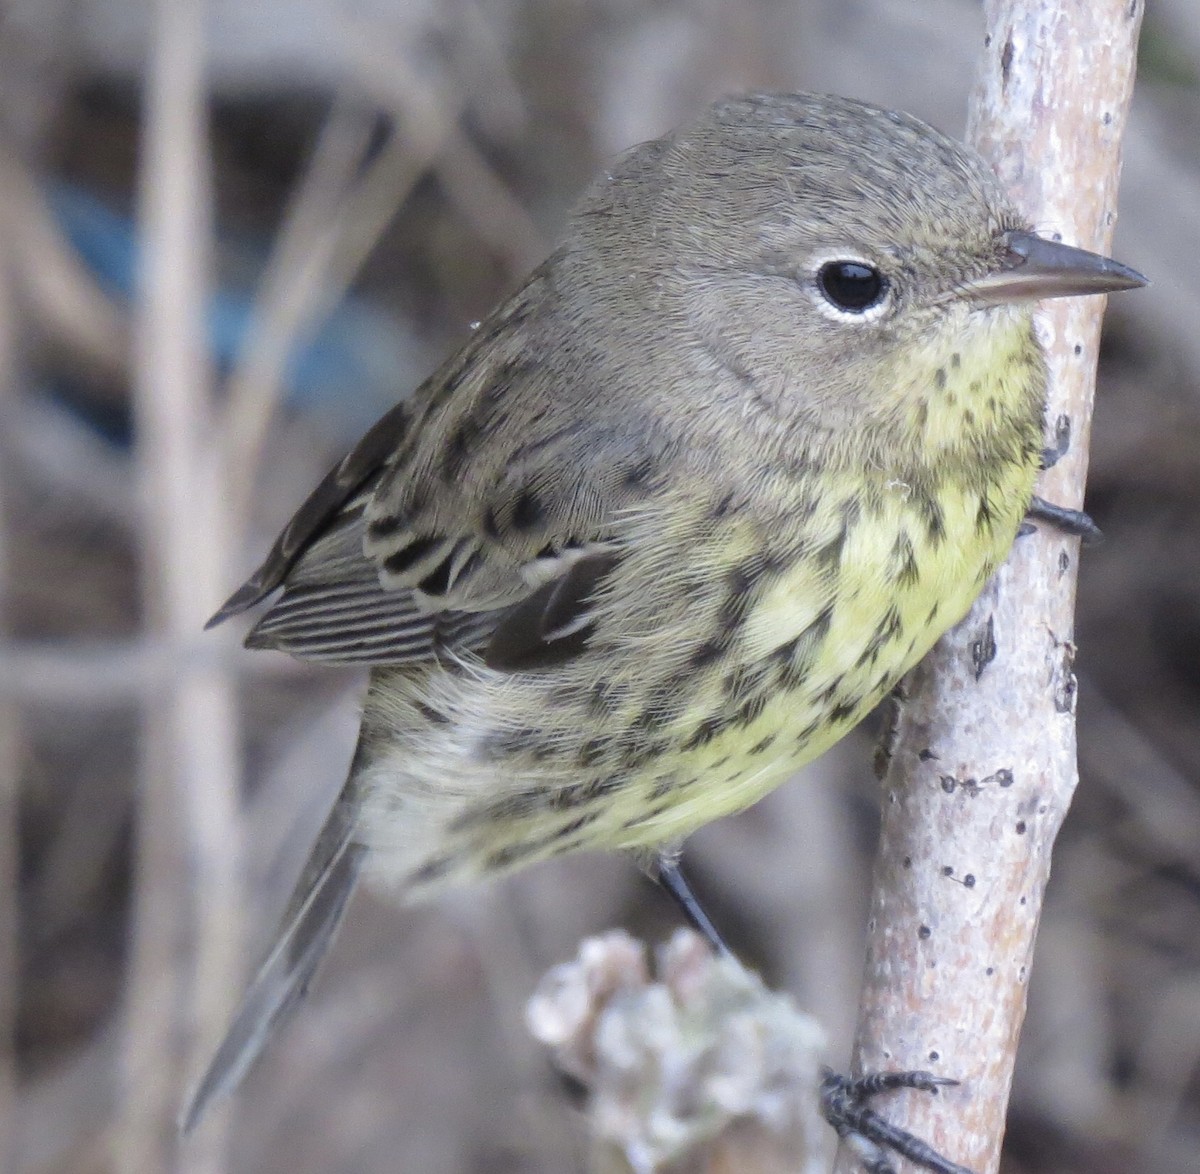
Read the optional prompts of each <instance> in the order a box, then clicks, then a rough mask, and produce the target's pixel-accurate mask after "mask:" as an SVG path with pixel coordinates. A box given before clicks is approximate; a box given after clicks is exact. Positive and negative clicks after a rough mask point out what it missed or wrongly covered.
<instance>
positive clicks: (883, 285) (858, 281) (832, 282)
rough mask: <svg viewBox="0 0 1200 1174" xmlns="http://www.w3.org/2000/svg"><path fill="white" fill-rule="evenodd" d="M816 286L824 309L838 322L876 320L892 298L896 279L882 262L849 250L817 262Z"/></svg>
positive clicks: (814, 286) (817, 297)
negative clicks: (861, 256)
mask: <svg viewBox="0 0 1200 1174" xmlns="http://www.w3.org/2000/svg"><path fill="white" fill-rule="evenodd" d="M813 289H814V290H815V292H816V301H817V305H818V306H819V307H820V309H821V310H822V311H823V312H824V313H826V314H827V315H828V316H829V317H831V318H833V319H834V320H835V321H838V322H845V323H865V322H873V321H875V320H876V319H877V318H879V317H880V316H881V315H882V314H884V313H885V311H886V310H887V308H888V306H889V305H890V303H891V301H892V283H891V282H890V281H889V280H888V278H887V277H886V276H884V274H883V273H882V272H881V271H880V269H879V266H878V265H875V264H873V263H872V262H870V261H866V260H863V259H862V258H860V257H855V256H851V255H847V254H838V255H833V256H829V257H826V258H822V259H820V260H819V261H818V262H817V263H816V268H815V273H814V276H813Z"/></svg>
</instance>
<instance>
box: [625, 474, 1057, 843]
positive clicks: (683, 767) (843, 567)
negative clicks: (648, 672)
mask: <svg viewBox="0 0 1200 1174" xmlns="http://www.w3.org/2000/svg"><path fill="white" fill-rule="evenodd" d="M1034 475H1035V472H1034V470H1033V469H1032V468H1029V467H1019V466H1012V467H1010V469H1009V471H1008V475H1007V476H1006V477H1005V478H1003V479H1001V480H1000V481H994V482H993V483H992V485H991V486H990V487H989V488H988V489H987V490H986V491H982V492H981V491H979V490H976V489H973V488H965V487H964V488H957V487H950V486H946V485H943V486H940V487H939V489H938V492H937V504H938V506H939V507H940V515H939V524H938V525H937V526H936V527H934V526H931V525H930V523H929V519H928V518H927V517H926V516H925V515H924V514H923V512H922V510H921V509H919V508H917V507H916V505H915V504H914V502H913V500H912V498H911V487H909V486H905V485H904V484H902V483H899V482H896V483H892V484H888V485H886V486H885V487H884V491H883V493H882V494H879V495H877V497H876V501H875V508H874V509H872V510H871V511H870V512H869V514H866V515H865V516H861V517H860V518H859V520H858V521H857V523H856V524H855V525H854V526H853V527H851V528H849V529H848V531H847V533H846V536H845V541H844V543H843V545H842V547H841V549H840V552H839V556H840V557H839V559H838V564H837V567H836V569H835V570H834V571H831V570H830V568H829V566H828V565H827V564H823V563H822V562H821V561H820V560H816V559H811V558H808V559H802V560H799V561H797V562H796V564H795V565H794V566H793V567H792V569H791V570H790V571H789V572H788V573H787V574H785V575H783V576H782V577H780V578H779V579H778V580H777V581H776V582H775V583H773V584H772V586H771V588H770V589H769V590H768V591H767V592H766V593H765V594H764V595H763V596H762V598H761V599H759V600H758V601H757V604H756V606H755V607H754V608H753V610H752V611H751V612H750V613H749V614H748V615H747V616H746V620H745V629H744V632H743V634H742V638H741V641H740V644H739V647H738V650H737V652H738V653H739V654H740V655H738V656H737V658H736V661H735V664H736V665H737V667H731V668H730V669H729V670H728V671H726V672H724V673H723V674H722V676H721V677H720V678H717V679H712V680H709V681H707V682H703V683H702V685H701V687H700V688H698V689H697V691H696V693H695V695H694V696H693V698H692V700H691V701H690V703H689V705H688V707H687V708H686V709H685V710H684V711H683V712H682V713H681V714H680V716H679V717H678V718H677V719H676V721H675V722H674V723H673V725H674V729H675V730H676V731H677V733H678V736H679V738H680V744H681V745H682V746H683V749H682V750H681V751H679V752H678V753H677V754H676V755H673V756H672V758H671V761H670V769H669V771H667V772H665V773H661V774H658V777H657V779H656V781H655V783H654V785H656V786H657V787H658V789H659V790H660V791H663V792H665V791H666V789H667V787H668V785H669V786H670V788H671V794H670V801H669V802H666V803H663V804H662V805H661V808H660V809H658V810H652V811H651V812H650V814H648V815H645V816H644V818H642V819H641V820H640V821H638V822H637V823H636V824H635V825H634V826H631V827H627V828H626V829H625V832H624V835H623V836H622V844H623V846H626V847H637V846H647V845H654V844H658V843H662V842H664V841H671V840H677V839H681V838H683V837H685V836H686V835H688V834H689V833H690V832H692V831H694V830H695V829H696V828H698V827H699V826H701V825H703V824H705V823H707V822H709V821H711V820H713V819H715V818H718V817H719V816H721V815H725V814H729V813H731V812H734V811H738V810H741V809H742V808H744V807H746V806H748V805H750V804H752V803H754V802H756V801H757V800H758V799H760V798H761V797H762V796H764V795H765V794H767V793H768V792H769V791H771V790H772V789H774V787H776V786H778V785H779V783H780V782H782V781H783V779H784V778H786V777H787V776H788V775H789V774H791V773H792V772H794V771H795V770H796V769H797V768H799V767H800V766H802V765H804V764H805V763H807V762H809V761H811V760H812V759H814V758H816V757H817V756H819V755H820V754H822V753H823V752H824V751H825V750H827V749H828V748H829V747H830V746H832V745H833V744H834V743H835V742H837V741H838V740H839V739H840V738H842V737H843V736H844V735H845V734H846V733H847V732H848V731H849V730H850V729H851V728H853V727H854V726H855V725H856V724H858V722H860V721H861V720H862V719H863V718H864V717H865V716H866V715H867V713H869V712H870V710H871V709H872V708H873V707H874V706H875V705H876V704H878V703H879V701H881V700H882V699H883V697H885V696H886V695H887V693H888V692H889V691H890V690H891V689H892V688H893V687H894V686H895V684H896V683H897V681H898V680H899V679H900V677H901V676H902V675H903V674H904V673H905V672H907V671H908V669H910V668H911V667H912V666H913V665H914V664H916V662H917V661H918V660H920V659H921V657H923V656H924V655H925V653H926V652H927V651H928V650H929V649H930V648H931V647H932V646H933V644H934V643H935V642H936V640H937V639H938V637H939V636H940V635H941V634H942V633H943V632H945V631H946V630H947V629H948V628H950V627H951V626H953V625H954V624H955V623H957V622H958V621H959V620H960V619H961V618H962V617H963V615H965V614H966V612H967V610H968V608H969V607H970V605H971V603H972V602H973V601H974V599H975V597H976V596H977V595H978V594H979V591H980V589H981V588H982V587H983V585H984V583H985V582H986V581H987V579H988V578H989V577H990V576H991V574H992V573H993V571H994V570H995V569H996V567H997V566H998V565H999V563H1000V562H1001V561H1002V560H1003V559H1004V557H1005V556H1006V554H1007V552H1008V549H1009V547H1010V546H1011V543H1012V540H1013V538H1014V536H1015V533H1016V529H1017V527H1018V525H1019V524H1020V521H1021V518H1022V516H1023V514H1024V511H1025V508H1026V504H1027V502H1028V500H1029V495H1030V493H1031V492H1032V484H1033V478H1034ZM985 494H986V497H985ZM829 499H830V500H833V501H837V500H842V499H840V498H839V495H838V494H837V493H836V492H834V493H830V495H829ZM831 525H832V524H831ZM764 665H765V666H770V671H769V672H766V673H764V672H763V666H764ZM737 674H740V675H741V677H743V678H745V679H746V680H748V681H752V682H753V688H757V689H758V690H759V691H760V692H761V698H760V699H759V700H758V701H754V700H751V701H750V702H749V704H750V706H751V709H752V711H753V710H757V712H756V713H755V716H753V717H752V719H751V720H748V721H736V722H732V723H731V724H729V725H728V727H727V728H725V729H722V730H719V731H718V732H716V733H715V734H714V735H713V736H712V737H710V738H700V739H697V737H696V735H695V734H691V735H690V736H689V731H703V729H704V726H705V723H706V722H708V723H710V727H711V724H712V723H713V719H714V714H716V713H718V712H719V711H720V710H721V709H722V707H724V708H725V709H726V710H729V709H730V708H736V707H737V706H738V705H739V704H741V705H744V704H746V698H745V697H742V696H738V695H737V693H736V690H735V691H734V692H733V693H732V695H731V690H730V679H731V675H737ZM747 696H751V694H750V693H748V694H747ZM716 724H718V725H719V722H718V723H716ZM689 742H692V743H694V744H693V745H690V746H689ZM664 765H666V764H665V763H664ZM656 773H658V772H656ZM650 783H651V779H650V778H647V780H646V784H647V785H649V784H650ZM635 790H636V788H635ZM630 798H631V799H632V798H633V795H631V796H630Z"/></svg>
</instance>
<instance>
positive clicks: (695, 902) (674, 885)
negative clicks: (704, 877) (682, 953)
mask: <svg viewBox="0 0 1200 1174" xmlns="http://www.w3.org/2000/svg"><path fill="white" fill-rule="evenodd" d="M651 875H652V876H653V877H654V879H655V880H656V881H657V882H658V883H659V884H660V885H661V886H662V887H663V888H664V889H665V890H666V891H667V892H668V893H670V895H671V897H672V899H673V900H674V901H675V904H676V905H678V906H679V908H680V911H681V912H682V913H683V915H684V917H686V918H687V920H688V923H689V924H690V925H691V926H692V928H693V929H694V930H695V931H696V932H697V933H698V934H700V935H701V937H703V938H704V939H705V941H707V942H708V944H709V945H710V946H712V948H713V949H714V950H715V951H716V952H717V953H718V954H726V955H729V954H731V951H730V949H729V947H728V946H727V945H726V944H725V943H724V941H722V939H721V935H720V934H719V933H717V927H716V926H715V925H713V923H712V920H711V919H710V918H709V916H708V914H707V913H705V912H704V907H703V906H702V905H701V904H700V901H699V899H698V898H697V896H696V894H695V893H693V892H692V889H691V886H690V885H689V884H688V883H687V880H686V879H685V877H684V875H683V871H682V870H681V869H680V867H679V853H678V852H662V853H660V854H659V855H658V856H657V857H656V858H655V860H654V863H653V865H652V870H651Z"/></svg>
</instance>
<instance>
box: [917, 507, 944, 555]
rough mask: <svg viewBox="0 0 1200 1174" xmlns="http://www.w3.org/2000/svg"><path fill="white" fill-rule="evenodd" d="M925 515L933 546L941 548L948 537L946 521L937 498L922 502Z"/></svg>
mask: <svg viewBox="0 0 1200 1174" xmlns="http://www.w3.org/2000/svg"><path fill="white" fill-rule="evenodd" d="M922 507H923V511H924V514H925V530H926V533H928V535H929V542H930V545H931V546H941V544H942V541H943V540H944V539H945V537H946V519H945V516H944V515H943V513H942V507H941V504H940V503H939V502H938V499H937V498H936V497H926V498H925V499H924V501H923V502H922Z"/></svg>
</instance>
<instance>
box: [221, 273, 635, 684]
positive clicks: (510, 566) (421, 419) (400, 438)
mask: <svg viewBox="0 0 1200 1174" xmlns="http://www.w3.org/2000/svg"><path fill="white" fill-rule="evenodd" d="M552 301H553V295H552V291H547V290H546V288H545V283H544V282H542V281H541V279H540V278H539V277H538V275H537V274H535V275H534V277H533V278H532V279H531V280H530V282H529V283H528V284H527V285H526V286H525V287H524V288H523V289H522V290H521V291H519V292H518V294H517V295H515V296H514V297H513V298H512V299H510V301H509V302H508V303H506V304H505V306H503V307H501V309H500V310H499V311H497V313H496V314H495V315H494V316H493V318H491V319H489V320H488V321H487V322H485V323H484V324H483V326H482V327H481V328H480V329H479V330H478V331H477V332H476V335H475V336H474V337H473V338H472V340H471V342H470V343H469V344H468V346H467V347H466V348H464V350H463V351H461V352H460V353H459V354H458V355H457V356H455V358H453V359H451V360H450V361H449V362H448V363H446V364H445V365H444V366H443V367H442V368H441V369H440V370H439V371H438V372H436V373H435V374H434V375H433V376H432V377H431V378H430V380H428V381H427V382H426V384H425V385H423V387H422V388H421V389H420V390H419V391H418V393H417V395H416V396H415V397H414V398H413V400H412V401H411V403H410V404H408V405H401V406H399V407H397V408H395V409H393V410H392V411H391V412H390V413H389V414H388V415H387V416H385V417H384V418H383V419H382V420H380V421H379V423H378V424H376V425H375V427H374V428H372V429H371V430H370V432H368V433H367V435H366V436H365V437H364V438H363V440H362V441H361V442H360V443H359V445H358V446H357V447H356V448H355V449H354V451H353V452H351V453H350V454H349V455H348V456H347V457H346V458H345V459H344V460H343V461H341V462H340V463H339V464H338V465H337V467H336V468H334V469H333V470H332V471H331V472H330V473H329V475H328V476H327V477H326V478H325V479H324V480H323V481H322V482H321V483H320V485H318V486H317V488H316V489H315V490H314V491H313V493H312V494H311V495H310V496H309V498H308V499H307V500H306V501H305V503H304V504H303V505H302V506H301V507H300V509H299V510H298V511H297V513H296V515H295V517H294V518H293V519H292V520H291V521H290V522H289V523H288V525H287V526H286V527H285V528H284V530H283V533H282V534H281V535H280V536H279V538H278V539H277V540H276V542H275V544H274V546H273V547H272V548H271V551H270V552H269V554H268V555H267V558H266V559H265V560H264V562H263V564H262V566H261V567H260V568H259V569H258V570H257V571H256V572H255V573H254V574H253V575H252V576H251V577H250V579H249V580H248V581H247V582H246V583H245V585H244V586H242V587H241V588H239V590H238V591H237V592H235V593H234V595H233V596H232V597H231V598H230V599H229V601H228V602H227V603H226V604H225V605H224V607H222V608H221V610H220V611H219V612H217V614H216V615H215V616H214V617H213V619H212V621H210V624H211V623H218V622H220V621H221V620H224V619H226V618H227V617H229V616H231V615H234V614H236V613H238V612H241V611H245V610H247V609H248V608H250V607H253V606H254V605H255V604H257V603H259V602H261V601H262V600H264V599H265V598H266V597H267V596H269V595H271V594H272V593H273V592H275V591H277V590H279V589H280V588H282V594H281V595H280V597H279V599H278V600H277V601H276V602H275V603H274V604H273V606H272V607H271V608H270V610H268V611H267V613H266V614H265V615H264V616H263V618H262V619H261V620H260V621H259V622H258V624H257V625H256V626H255V628H254V629H253V630H252V631H251V633H250V636H249V637H248V640H247V643H248V644H249V645H250V646H252V647H262V648H277V649H281V650H283V651H286V652H289V653H291V654H292V655H294V656H298V657H301V658H303V659H309V660H317V661H324V662H327V663H334V664H369V665H399V664H410V663H414V662H421V661H429V660H433V659H435V658H437V657H438V656H439V654H441V653H443V652H447V651H451V652H452V651H455V650H462V649H476V650H480V651H484V652H485V656H486V658H487V660H488V661H489V663H492V664H493V665H494V666H495V667H498V668H506V669H512V670H515V669H518V668H531V667H544V666H545V665H547V664H550V663H553V662H554V661H555V660H558V659H562V658H563V657H565V656H569V655H573V654H574V653H575V652H577V651H578V650H579V648H581V647H582V645H583V642H584V641H585V639H586V627H587V623H586V611H587V601H588V599H589V598H590V597H591V596H592V595H593V594H594V593H595V591H596V590H597V589H598V588H599V587H600V585H601V583H602V581H603V579H604V578H605V576H607V575H608V574H609V572H610V571H611V570H612V569H613V567H614V566H615V565H616V562H617V560H618V559H619V541H618V540H617V538H616V536H615V527H616V519H617V518H618V517H619V516H620V514H621V512H622V511H623V510H625V509H627V508H628V507H629V506H630V505H635V504H637V502H638V500H639V499H640V498H642V497H644V495H645V492H646V490H647V488H648V482H649V480H650V477H649V471H648V465H647V458H646V457H645V456H644V455H642V454H639V452H637V451H635V449H637V447H638V446H639V445H640V444H644V443H645V437H644V434H642V433H639V432H638V430H637V429H632V430H629V429H604V428H603V427H601V426H600V425H599V424H597V423H596V422H595V420H594V419H593V418H592V416H591V415H590V414H589V411H588V408H589V404H588V403H587V402H586V399H587V397H588V396H590V395H592V394H593V391H592V389H591V387H590V386H589V385H588V375H587V366H586V364H577V365H576V366H575V367H571V368H564V365H563V362H562V360H561V358H555V356H554V355H553V354H552V355H551V357H550V358H549V359H548V360H547V359H545V352H544V351H542V352H541V353H542V356H543V357H542V359H541V360H538V361H535V360H534V359H532V358H531V357H530V354H531V352H532V353H534V354H537V353H538V351H539V348H537V346H536V341H537V340H536V332H537V330H538V326H537V322H538V319H539V318H546V317H550V316H552V314H553V309H552V304H551V307H550V308H547V303H548V302H549V303H552ZM531 332H532V333H533V335H534V337H533V343H534V344H535V345H533V346H531ZM581 399H583V400H584V401H585V402H583V403H581V402H580V400H581Z"/></svg>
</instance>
